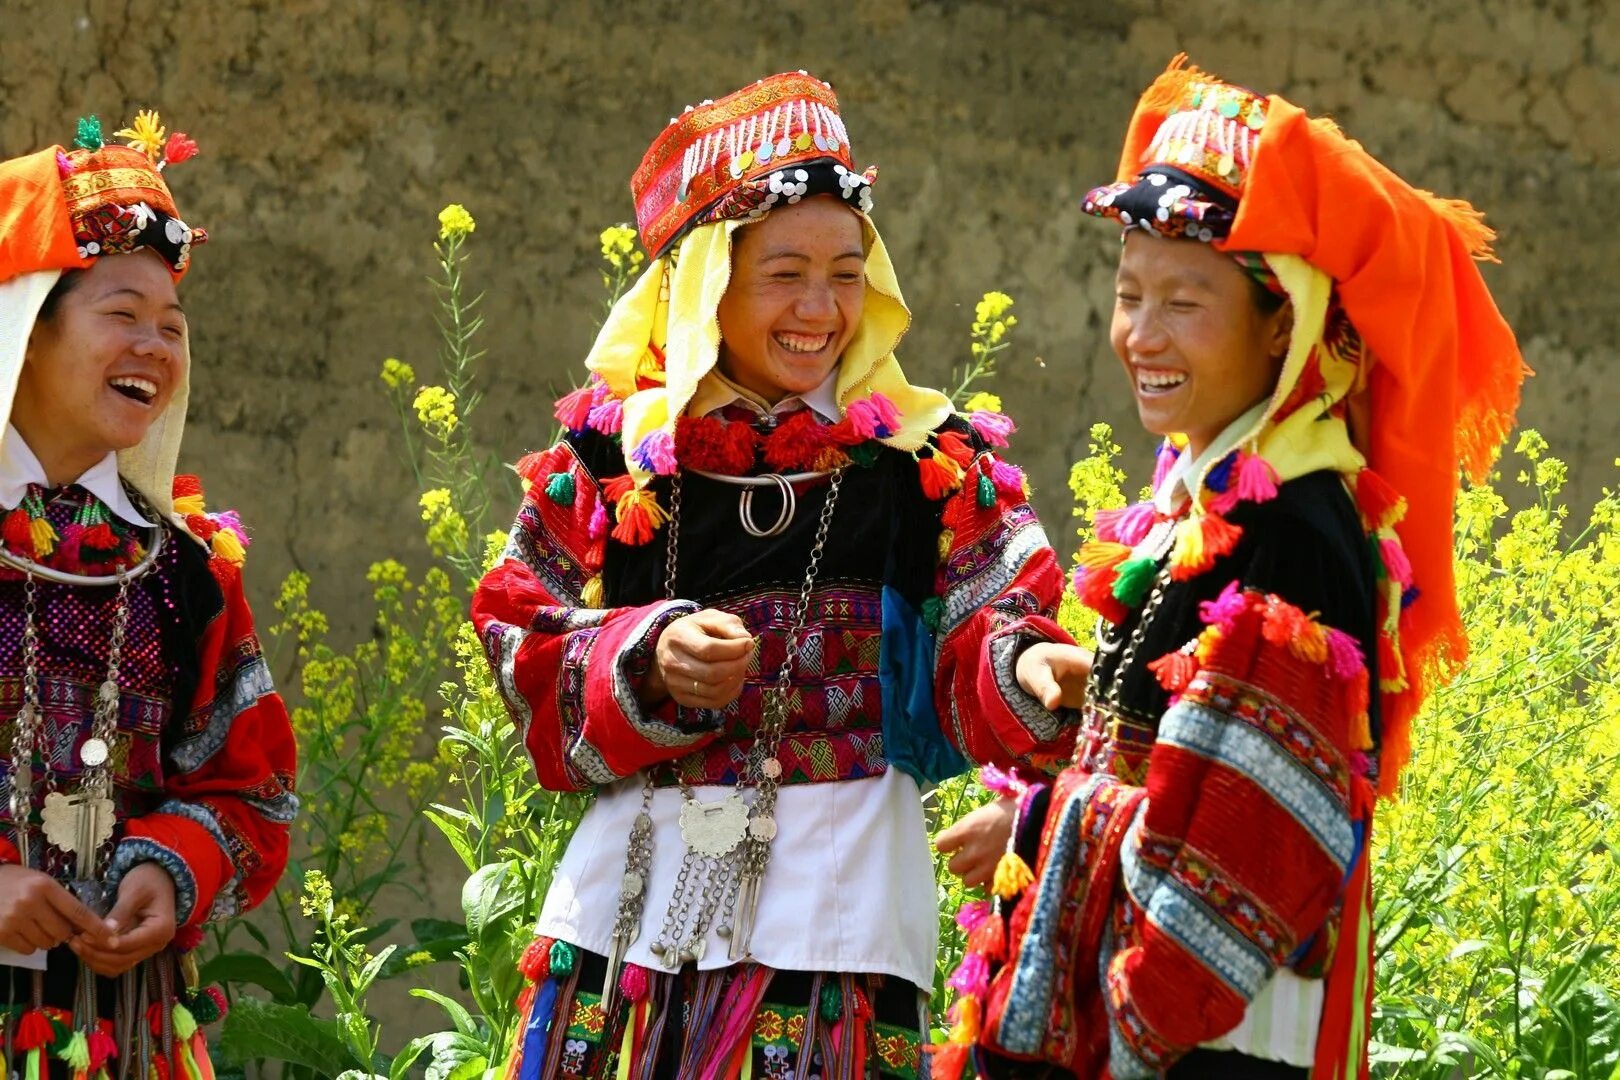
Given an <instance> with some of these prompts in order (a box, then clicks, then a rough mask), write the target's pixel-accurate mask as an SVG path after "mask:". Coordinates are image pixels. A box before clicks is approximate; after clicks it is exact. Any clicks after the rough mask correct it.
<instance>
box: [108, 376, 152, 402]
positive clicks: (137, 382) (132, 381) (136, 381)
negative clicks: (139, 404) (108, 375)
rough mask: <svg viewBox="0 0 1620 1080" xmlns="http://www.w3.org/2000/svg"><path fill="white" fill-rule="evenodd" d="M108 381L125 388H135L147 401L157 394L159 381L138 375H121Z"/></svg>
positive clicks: (112, 384) (110, 383)
mask: <svg viewBox="0 0 1620 1080" xmlns="http://www.w3.org/2000/svg"><path fill="white" fill-rule="evenodd" d="M108 383H109V385H111V386H114V387H119V388H122V389H125V390H133V391H135V392H136V393H137V394H140V395H141V397H142V398H144V399H145V400H147V401H150V400H151V399H152V398H154V397H156V396H157V391H158V388H157V383H155V382H153V381H152V380H151V379H143V378H141V377H139V376H137V375H120V376H118V377H117V378H115V379H109V380H108Z"/></svg>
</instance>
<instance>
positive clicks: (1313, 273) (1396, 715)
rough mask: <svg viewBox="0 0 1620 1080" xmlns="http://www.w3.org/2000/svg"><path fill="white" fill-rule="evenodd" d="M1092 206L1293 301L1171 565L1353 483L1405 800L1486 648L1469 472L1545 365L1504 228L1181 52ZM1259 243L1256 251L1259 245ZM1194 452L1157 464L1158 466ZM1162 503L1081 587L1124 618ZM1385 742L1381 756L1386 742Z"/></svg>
mask: <svg viewBox="0 0 1620 1080" xmlns="http://www.w3.org/2000/svg"><path fill="white" fill-rule="evenodd" d="M1084 209H1085V210H1086V211H1087V212H1088V213H1092V214H1095V215H1098V216H1102V217H1108V218H1112V219H1114V220H1116V221H1118V222H1120V223H1121V224H1123V225H1124V226H1126V228H1127V229H1131V228H1140V229H1145V230H1148V231H1151V232H1154V233H1158V234H1160V235H1163V236H1169V237H1178V238H1189V239H1194V240H1199V241H1203V242H1207V243H1210V244H1212V245H1213V246H1215V247H1216V248H1217V249H1219V250H1221V251H1224V252H1228V253H1230V254H1232V255H1233V256H1234V258H1237V259H1238V261H1239V262H1240V263H1241V264H1243V265H1244V267H1245V268H1246V269H1248V270H1250V272H1251V273H1254V274H1255V275H1256V276H1257V277H1258V278H1260V279H1261V280H1262V281H1263V282H1265V283H1266V284H1268V285H1269V286H1270V287H1272V288H1273V289H1275V290H1277V291H1279V292H1281V293H1283V294H1284V295H1286V296H1288V297H1289V298H1290V299H1291V300H1292V301H1293V304H1294V328H1293V337H1292V340H1291V342H1290V346H1289V349H1288V354H1287V356H1286V358H1285V360H1284V364H1283V369H1282V374H1281V377H1280V378H1279V380H1278V384H1277V387H1276V390H1275V391H1274V393H1273V395H1272V397H1271V399H1270V401H1269V403H1268V405H1267V407H1266V410H1265V413H1264V416H1263V418H1262V419H1261V420H1260V421H1258V422H1257V423H1256V424H1255V426H1254V429H1253V430H1252V431H1249V432H1247V433H1245V435H1244V437H1243V440H1242V443H1241V448H1240V449H1239V450H1238V451H1236V452H1235V454H1234V455H1231V456H1229V457H1227V458H1225V459H1222V460H1221V461H1218V462H1214V463H1212V464H1211V466H1210V467H1209V469H1208V470H1207V471H1206V473H1205V475H1203V476H1201V477H1198V478H1196V480H1197V483H1196V486H1194V488H1193V489H1194V490H1196V491H1198V492H1199V495H1198V497H1196V498H1195V499H1194V501H1193V505H1192V506H1191V508H1190V513H1189V514H1188V516H1187V517H1186V518H1185V519H1184V520H1182V521H1181V522H1180V524H1179V525H1178V526H1177V537H1176V544H1175V548H1174V549H1173V551H1172V555H1171V566H1172V572H1173V575H1174V576H1176V577H1179V578H1186V577H1191V576H1194V575H1196V574H1200V573H1203V572H1204V571H1205V570H1207V569H1208V568H1209V567H1210V566H1211V565H1212V564H1213V562H1214V561H1215V559H1216V558H1217V557H1218V556H1219V555H1221V554H1224V553H1225V552H1227V551H1230V550H1231V549H1232V546H1233V545H1234V544H1235V543H1236V541H1237V538H1238V535H1239V533H1238V530H1237V528H1236V526H1233V525H1232V524H1230V523H1229V522H1227V521H1226V520H1225V517H1224V514H1225V513H1227V512H1228V511H1230V509H1231V508H1232V507H1233V506H1235V505H1236V504H1237V503H1238V502H1239V501H1243V500H1252V501H1263V500H1265V499H1267V498H1270V497H1272V496H1274V495H1275V493H1276V485H1277V483H1278V482H1280V481H1283V480H1288V479H1292V478H1294V477H1297V476H1302V475H1304V474H1306V473H1309V472H1314V471H1317V470H1320V469H1332V470H1334V471H1337V472H1339V473H1340V474H1342V475H1343V477H1344V479H1345V483H1346V485H1347V487H1348V488H1349V490H1350V491H1351V493H1352V494H1353V496H1354V498H1355V501H1356V504H1357V506H1358V507H1359V509H1360V511H1361V515H1362V518H1363V523H1364V525H1365V527H1366V529H1367V532H1368V535H1369V537H1370V538H1372V539H1373V540H1374V541H1375V543H1374V545H1373V546H1374V550H1375V552H1376V553H1377V556H1378V559H1379V563H1380V567H1379V595H1378V609H1377V615H1378V621H1379V641H1378V647H1379V656H1378V673H1379V679H1380V684H1381V686H1380V689H1381V690H1382V692H1383V693H1382V700H1381V706H1382V708H1381V724H1382V730H1381V732H1377V733H1374V732H1367V733H1366V735H1365V738H1364V740H1363V741H1364V743H1365V745H1363V746H1361V747H1359V749H1362V750H1368V751H1372V750H1376V751H1377V756H1378V759H1379V760H1378V765H1379V773H1380V776H1379V787H1380V790H1381V791H1382V792H1383V793H1384V794H1391V793H1393V791H1394V789H1395V786H1396V781H1397V777H1398V775H1399V772H1400V769H1401V767H1402V766H1403V765H1404V764H1405V762H1406V759H1407V757H1408V755H1409V752H1410V750H1409V729H1410V724H1411V720H1412V717H1413V715H1414V714H1415V713H1416V712H1417V710H1418V708H1419V706H1420V705H1421V704H1422V702H1423V699H1424V696H1425V695H1426V693H1427V692H1428V690H1429V689H1430V688H1431V686H1432V685H1433V683H1434V681H1435V680H1437V679H1438V680H1444V679H1446V678H1449V677H1450V676H1451V675H1452V674H1453V673H1455V671H1456V670H1457V668H1458V667H1459V666H1460V664H1461V663H1462V661H1463V659H1464V658H1465V657H1466V654H1467V645H1468V643H1467V639H1466V636H1465V634H1464V631H1463V626H1462V620H1461V617H1460V615H1459V613H1458V610H1457V601H1456V595H1455V590H1454V585H1453V578H1452V508H1453V503H1454V500H1455V498H1456V493H1457V486H1458V471H1459V468H1460V469H1461V470H1463V471H1465V472H1466V473H1467V474H1468V475H1469V476H1470V477H1471V478H1473V479H1474V480H1475V481H1476V482H1478V481H1481V480H1483V478H1484V476H1485V473H1486V471H1487V470H1488V469H1489V467H1490V465H1491V462H1492V461H1493V460H1494V457H1495V454H1496V452H1497V450H1498V448H1499V447H1500V445H1501V443H1502V440H1503V439H1504V438H1505V437H1506V436H1507V433H1508V431H1509V429H1510V428H1511V426H1512V424H1513V415H1514V412H1515V410H1516V408H1517V406H1518V398H1519V385H1520V383H1521V381H1522V380H1523V377H1524V375H1525V372H1526V369H1525V366H1524V362H1523V360H1522V359H1521V357H1520V354H1519V349H1518V345H1517V343H1516V342H1515V340H1514V336H1513V332H1512V330H1511V329H1510V328H1509V327H1508V325H1507V323H1506V321H1505V320H1504V319H1503V318H1502V316H1501V314H1500V312H1498V310H1497V308H1496V305H1495V303H1494V302H1493V301H1492V299H1491V296H1490V293H1489V291H1488V290H1487V289H1486V286H1485V282H1484V279H1483V278H1482V277H1481V276H1480V273H1479V270H1478V268H1477V267H1476V265H1475V260H1477V259H1490V258H1492V255H1491V252H1490V247H1489V244H1490V241H1491V240H1493V239H1494V233H1492V232H1491V230H1490V229H1488V228H1487V227H1486V226H1485V225H1484V223H1483V221H1482V220H1481V216H1480V215H1479V214H1478V213H1477V212H1476V211H1475V210H1474V209H1473V208H1472V207H1471V206H1469V205H1468V204H1467V203H1464V202H1460V201H1454V200H1446V199H1441V198H1438V197H1436V196H1435V195H1432V194H1430V193H1429V192H1426V191H1421V190H1418V189H1417V188H1414V187H1412V186H1411V185H1409V184H1407V183H1406V182H1405V181H1403V180H1402V179H1401V178H1400V177H1398V176H1396V175H1395V174H1394V173H1393V172H1391V171H1390V170H1389V169H1387V168H1385V167H1384V166H1383V165H1381V164H1379V163H1378V162H1377V161H1375V160H1374V159H1373V158H1372V156H1371V155H1369V154H1368V153H1367V152H1366V151H1365V150H1364V149H1363V148H1362V147H1361V145H1360V144H1359V143H1356V142H1354V141H1353V140H1351V139H1349V138H1347V137H1345V136H1344V135H1343V134H1342V133H1341V132H1340V131H1339V129H1338V128H1337V127H1336V126H1335V125H1334V124H1333V123H1332V122H1331V121H1328V120H1323V119H1312V118H1310V117H1308V116H1306V114H1305V113H1304V112H1303V111H1302V110H1301V109H1299V108H1298V107H1297V106H1294V105H1292V104H1290V103H1289V102H1287V101H1285V100H1283V99H1282V98H1280V97H1277V96H1276V95H1272V96H1269V97H1261V96H1259V95H1256V94H1254V93H1253V92H1251V91H1248V90H1245V89H1242V88H1241V87H1236V86H1232V85H1230V84H1228V83H1224V82H1222V81H1221V80H1219V79H1217V78H1214V77H1213V76H1210V75H1208V74H1206V73H1204V72H1202V71H1200V70H1198V69H1197V68H1195V67H1191V66H1187V65H1185V63H1184V58H1183V57H1177V58H1176V59H1175V60H1174V61H1172V63H1171V64H1170V66H1169V68H1168V69H1167V70H1166V71H1165V72H1164V74H1162V75H1160V76H1159V78H1158V79H1157V80H1156V81H1155V82H1154V83H1153V85H1152V86H1151V87H1149V88H1148V90H1147V92H1146V93H1145V94H1144V95H1143V96H1142V98H1141V101H1140V102H1139V103H1138V105H1137V108H1136V113H1135V115H1134V117H1133V118H1132V120H1131V125H1130V129H1129V132H1128V134H1127V135H1126V139H1125V148H1124V151H1123V153H1122V154H1121V157H1120V165H1119V173H1118V177H1117V179H1116V181H1115V182H1114V183H1111V184H1108V185H1105V186H1103V187H1099V188H1097V189H1095V190H1093V191H1092V192H1091V193H1090V194H1088V195H1087V196H1086V198H1085V201H1084ZM1257 253H1258V254H1257ZM1183 445H1184V444H1182V443H1180V442H1178V440H1176V439H1174V438H1172V439H1170V440H1167V441H1166V444H1165V446H1164V448H1163V449H1162V450H1161V452H1160V462H1161V474H1160V475H1163V469H1165V468H1167V467H1168V464H1169V463H1170V462H1173V461H1174V459H1175V457H1176V455H1177V454H1178V453H1180V452H1184V451H1183V450H1182V446H1183ZM1151 523H1152V510H1151V508H1148V507H1133V508H1129V509H1127V510H1125V511H1123V512H1113V513H1111V514H1107V515H1103V516H1102V517H1101V518H1100V520H1099V522H1098V533H1099V537H1100V538H1101V541H1102V542H1101V543H1099V544H1096V545H1091V546H1089V550H1087V551H1082V555H1081V562H1082V573H1081V574H1080V575H1078V581H1077V588H1078V589H1079V591H1080V592H1081V594H1082V599H1084V600H1086V602H1087V603H1088V605H1089V606H1091V607H1093V608H1096V609H1097V610H1099V611H1102V612H1103V613H1104V614H1113V615H1115V616H1119V615H1121V612H1120V610H1119V608H1120V606H1121V605H1122V604H1124V603H1127V602H1132V601H1134V602H1139V600H1136V598H1135V597H1133V596H1131V595H1130V594H1131V592H1132V589H1133V583H1139V582H1140V581H1141V579H1142V575H1140V574H1139V573H1133V572H1131V570H1132V568H1130V567H1129V564H1128V562H1127V555H1128V553H1129V546H1128V545H1131V544H1133V543H1135V542H1136V539H1137V538H1138V537H1139V536H1140V534H1142V533H1143V532H1145V529H1146V527H1147V526H1148V525H1151ZM1375 738H1376V745H1375Z"/></svg>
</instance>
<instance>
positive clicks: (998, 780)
mask: <svg viewBox="0 0 1620 1080" xmlns="http://www.w3.org/2000/svg"><path fill="white" fill-rule="evenodd" d="M979 783H980V784H982V785H984V787H985V789H986V790H987V791H993V792H995V793H996V794H997V795H1007V796H1014V795H1018V794H1020V793H1022V792H1023V790H1024V783H1023V781H1021V780H1019V779H1018V773H1017V772H1016V771H1014V770H1012V769H1002V768H1001V767H1000V766H997V765H981V766H980V767H979Z"/></svg>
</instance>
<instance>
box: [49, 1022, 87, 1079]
mask: <svg viewBox="0 0 1620 1080" xmlns="http://www.w3.org/2000/svg"><path fill="white" fill-rule="evenodd" d="M56 1060H58V1061H60V1062H61V1063H62V1064H64V1065H66V1066H67V1067H68V1068H69V1069H70V1070H72V1072H73V1074H74V1075H75V1076H79V1077H82V1076H84V1074H85V1073H86V1072H87V1071H88V1070H89V1068H90V1041H89V1040H88V1039H86V1038H85V1035H84V1032H82V1031H75V1032H74V1033H73V1034H71V1035H69V1036H68V1037H67V1040H66V1041H65V1042H63V1043H62V1045H61V1046H60V1047H58V1048H57V1051H56Z"/></svg>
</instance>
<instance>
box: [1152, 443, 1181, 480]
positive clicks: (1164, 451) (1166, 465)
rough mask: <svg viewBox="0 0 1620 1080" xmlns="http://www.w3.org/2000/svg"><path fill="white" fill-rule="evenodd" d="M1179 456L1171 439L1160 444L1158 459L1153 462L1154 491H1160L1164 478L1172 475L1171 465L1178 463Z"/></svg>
mask: <svg viewBox="0 0 1620 1080" xmlns="http://www.w3.org/2000/svg"><path fill="white" fill-rule="evenodd" d="M1178 456H1180V455H1179V454H1178V453H1177V451H1176V448H1175V447H1173V446H1171V445H1170V440H1169V439H1166V440H1165V441H1164V442H1162V443H1160V444H1159V456H1158V460H1157V461H1155V462H1154V464H1153V490H1154V491H1158V490H1159V485H1160V484H1163V483H1164V478H1165V477H1166V476H1169V475H1170V466H1172V465H1174V464H1175V463H1176V458H1177V457H1178Z"/></svg>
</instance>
